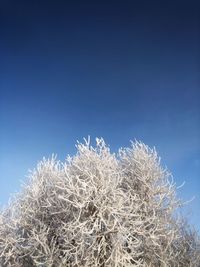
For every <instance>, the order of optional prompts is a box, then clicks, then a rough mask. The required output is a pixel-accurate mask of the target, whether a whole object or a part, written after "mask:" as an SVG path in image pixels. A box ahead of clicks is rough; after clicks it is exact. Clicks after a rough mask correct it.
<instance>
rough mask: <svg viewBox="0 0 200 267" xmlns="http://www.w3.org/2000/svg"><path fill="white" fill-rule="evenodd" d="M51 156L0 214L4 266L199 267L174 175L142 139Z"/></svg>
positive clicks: (0, 260) (192, 233)
mask: <svg viewBox="0 0 200 267" xmlns="http://www.w3.org/2000/svg"><path fill="white" fill-rule="evenodd" d="M77 149H78V152H77V154H76V155H75V156H74V157H68V158H67V160H66V162H64V163H61V162H59V161H57V160H56V158H55V157H52V159H49V160H46V159H44V160H43V161H42V162H40V163H39V165H38V166H37V168H36V170H34V171H33V172H32V173H31V175H30V181H29V182H28V183H27V185H25V186H24V188H23V190H22V192H21V193H19V194H18V195H16V197H15V199H14V200H12V201H11V203H10V205H9V206H8V207H7V208H6V209H4V210H3V211H2V212H1V215H0V266H2V267H7V266H9V267H11V266H12V267H20V266H22V267H35V266H37V267H131V266H135V267H139V266H141V267H145V266H146V267H147V266H149V267H164V266H171V267H176V266H177V267H179V266H180V267H189V266H191V267H197V266H200V255H199V252H200V248H199V240H198V236H197V234H196V232H195V231H192V230H191V229H190V228H187V227H186V226H185V225H184V224H182V223H181V221H179V220H178V219H177V218H176V217H175V216H174V212H175V210H176V208H177V207H178V206H179V205H180V202H179V201H178V200H177V198H176V187H175V184H173V182H172V179H170V177H171V176H170V174H169V173H168V172H167V171H166V170H164V169H162V168H161V166H160V160H159V157H158V156H157V153H156V151H155V150H154V149H150V148H149V147H147V146H146V145H144V144H143V143H140V142H135V143H131V147H130V148H124V149H120V150H119V152H118V154H117V155H115V154H112V153H111V152H110V149H109V147H108V146H106V144H105V142H104V140H103V139H96V146H95V147H92V146H91V145H90V142H89V140H85V143H84V144H81V143H78V145H77Z"/></svg>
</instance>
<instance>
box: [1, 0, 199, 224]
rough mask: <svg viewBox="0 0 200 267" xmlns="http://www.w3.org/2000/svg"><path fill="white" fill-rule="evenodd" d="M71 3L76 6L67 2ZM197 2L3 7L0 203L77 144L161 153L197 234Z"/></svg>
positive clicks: (16, 4)
mask: <svg viewBox="0 0 200 267" xmlns="http://www.w3.org/2000/svg"><path fill="white" fill-rule="evenodd" d="M70 2H71V3H70ZM198 8H199V7H198V4H197V1H177V0H175V1H167V2H163V1H128V0H125V1H103V0H102V1H25V0H24V1H22V0H19V1H11V0H8V1H1V4H0V39H1V41H0V58H1V63H0V73H1V74H0V127H1V128H0V129H1V130H0V204H1V206H2V205H4V204H6V203H7V201H8V198H9V195H10V194H11V193H13V192H16V191H18V190H19V188H20V180H24V179H25V177H26V175H27V173H28V169H33V168H34V167H35V165H36V163H37V162H38V161H39V160H40V159H41V158H42V157H43V156H46V157H48V156H50V155H51V154H52V153H56V154H57V155H58V158H59V159H61V160H64V158H65V157H66V155H67V154H74V153H75V151H76V150H75V143H76V140H82V138H83V137H87V136H88V135H90V136H91V138H93V139H94V138H95V137H96V136H98V137H101V136H102V137H104V139H105V141H106V142H107V143H108V144H110V147H111V150H112V151H117V149H118V148H119V147H121V146H128V145H129V144H130V143H129V141H130V140H131V139H132V140H133V139H134V138H136V139H138V140H141V141H143V142H145V143H147V144H148V145H150V146H155V147H156V148H157V150H158V152H159V154H160V156H161V158H162V162H163V165H164V166H165V165H166V166H167V167H168V168H169V170H170V171H171V172H172V173H173V175H174V179H175V181H176V182H177V184H178V185H180V184H181V183H182V182H183V181H186V185H185V186H184V187H183V188H182V189H181V190H180V193H179V195H180V196H181V197H182V198H183V199H184V200H188V199H190V198H192V197H193V196H196V198H195V200H194V201H193V202H192V203H191V204H190V205H189V207H188V208H187V209H186V212H187V213H189V215H188V216H189V220H190V222H191V223H192V224H194V225H195V226H196V227H197V228H198V229H200V224H199V221H200V209H199V206H200V177H199V176H200V140H199V136H200V105H199V100H200V88H199V85H200V83H199V62H200V61H199V60H200V57H199V45H200V39H199V30H200V29H199V17H198Z"/></svg>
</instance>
